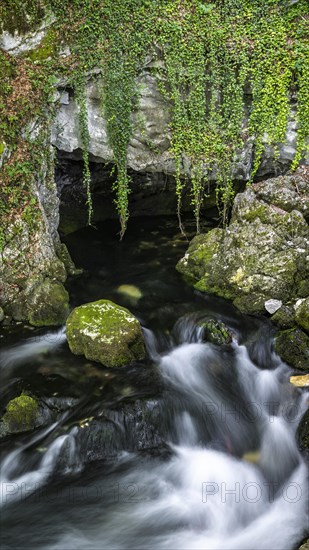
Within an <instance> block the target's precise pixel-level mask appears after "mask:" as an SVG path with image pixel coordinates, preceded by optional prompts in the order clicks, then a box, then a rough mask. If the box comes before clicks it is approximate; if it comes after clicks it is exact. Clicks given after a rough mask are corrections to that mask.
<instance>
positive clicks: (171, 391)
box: [0, 219, 308, 550]
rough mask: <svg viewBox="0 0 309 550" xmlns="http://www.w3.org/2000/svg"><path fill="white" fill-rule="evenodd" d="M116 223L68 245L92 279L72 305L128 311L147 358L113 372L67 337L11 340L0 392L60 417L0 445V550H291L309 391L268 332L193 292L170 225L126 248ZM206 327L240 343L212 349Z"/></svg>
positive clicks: (139, 232) (300, 500)
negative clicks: (180, 269)
mask: <svg viewBox="0 0 309 550" xmlns="http://www.w3.org/2000/svg"><path fill="white" fill-rule="evenodd" d="M111 226H112V228H113V224H110V225H108V224H102V226H100V228H99V229H98V230H97V231H95V230H90V229H87V230H83V231H80V232H79V233H78V234H76V235H71V236H70V237H68V238H67V244H68V246H69V249H70V251H71V252H72V255H73V257H74V259H75V260H76V262H77V264H78V265H81V266H82V267H83V268H84V269H85V271H84V274H83V275H82V276H80V277H79V278H77V279H75V280H73V281H71V282H70V283H69V284H70V291H71V295H72V297H73V302H74V303H73V305H75V304H78V303H83V302H86V301H90V300H94V299H98V298H109V299H113V300H114V301H116V302H118V303H121V304H122V305H125V306H127V307H129V308H130V309H131V311H132V312H133V313H134V314H135V315H136V316H137V317H138V318H139V319H140V321H141V323H142V326H143V330H144V335H145V341H146V346H147V352H148V358H147V360H145V361H144V362H143V363H142V364H138V365H133V366H132V367H130V368H123V369H116V371H114V370H113V371H111V370H108V369H104V368H103V367H100V366H98V365H95V364H94V363H92V364H91V363H90V364H89V362H87V361H86V360H84V359H83V358H80V357H75V356H72V354H70V352H69V350H68V347H67V344H66V339H65V331H64V329H63V328H62V329H59V330H55V331H50V330H49V331H47V330H45V331H44V330H38V329H34V330H33V331H30V330H29V329H27V328H26V327H17V328H15V329H14V330H13V331H12V330H8V329H3V330H2V333H1V336H2V337H5V342H6V345H5V346H2V351H1V354H0V368H1V370H0V375H1V379H2V385H1V396H2V397H3V398H4V399H6V402H7V400H8V399H9V398H11V397H12V396H16V395H19V393H20V391H21V389H23V390H28V391H31V392H32V393H33V394H35V395H37V396H38V397H41V396H44V403H45V404H47V405H48V406H49V407H51V408H52V406H54V405H55V402H56V403H57V407H58V409H57V410H58V413H59V414H58V415H57V417H55V418H54V417H53V416H52V415H51V417H50V421H49V422H45V424H44V425H42V426H40V427H38V429H37V430H36V431H35V432H33V433H31V434H30V435H29V434H28V435H27V434H21V435H19V436H16V437H15V438H14V442H13V443H12V441H10V440H9V439H7V438H3V440H2V442H1V444H0V448H1V502H0V504H1V520H2V529H1V534H0V537H1V544H2V546H1V548H3V549H8V548H14V549H17V548H25V547H26V548H28V547H29V548H37V549H39V548H41V549H48V550H56V549H57V550H66V549H68V550H71V549H72V550H73V549H74V550H79V549H80V550H84V549H87V550H88V549H89V550H90V549H93V550H101V549H111V550H113V549H115V550H116V549H121V550H122V549H123V550H127V549H157V548H158V549H172V550H173V549H176V548H177V549H178V548H179V549H184V550H186V549H192V550H193V549H194V550H195V549H209V550H224V549H225V550H249V549H250V550H260V549H265V550H267V549H269V548H272V549H278V550H279V549H280V550H284V549H286V550H292V549H293V548H295V547H296V546H295V545H297V543H298V542H299V541H300V540H301V538H302V537H303V536H304V535H305V527H306V525H307V522H308V491H307V487H308V472H307V467H306V464H305V463H304V460H303V458H302V456H301V454H300V453H299V451H298V448H297V444H296V439H295V434H296V429H297V426H298V424H299V421H300V418H301V416H302V415H303V414H304V412H305V410H306V406H307V403H308V393H307V394H306V393H304V392H301V391H300V390H297V389H295V388H294V387H293V386H291V385H290V383H289V376H290V369H289V368H288V367H287V366H286V365H285V364H283V363H282V362H281V360H280V358H279V357H278V356H276V354H275V353H274V352H273V351H272V338H273V332H272V327H271V325H270V324H269V323H268V322H267V320H263V319H258V318H255V317H249V316H243V315H240V314H239V313H237V312H236V311H235V310H234V308H233V307H232V306H231V305H230V304H229V303H227V302H225V301H224V300H220V299H216V298H213V297H207V296H200V295H199V294H198V293H195V292H194V291H193V290H191V289H190V288H189V287H187V286H186V285H185V284H184V283H183V281H182V280H181V278H180V276H179V275H178V274H177V273H176V272H175V269H174V266H175V263H176V261H177V259H179V258H180V256H181V255H182V254H183V252H184V250H185V248H186V245H187V243H186V242H185V241H184V239H182V238H181V237H180V236H179V235H178V233H177V229H176V227H175V222H174V221H172V220H170V221H169V220H167V221H166V220H160V219H156V220H148V221H146V220H144V221H143V225H142V227H140V228H139V229H136V228H135V230H134V231H133V230H132V232H131V233H130V232H129V234H128V236H127V237H126V238H127V241H126V242H125V243H119V242H118V241H117V238H116V237H107V235H113V234H114V233H113V232H112V230H111ZM123 285H131V287H129V288H128V287H125V288H123ZM132 285H134V286H135V287H137V288H138V290H139V292H138V293H137V292H136V290H135V291H133V290H132ZM209 318H212V319H216V320H221V321H223V322H224V323H225V324H226V325H227V326H228V327H229V329H230V331H231V333H232V335H233V340H232V342H231V343H230V344H226V345H222V346H219V345H215V344H211V343H207V342H204V341H203V330H202V329H201V326H202V325H201V321H204V320H205V319H206V320H207V319H209ZM3 340H4V338H2V341H3ZM100 423H101V424H100ZM102 426H104V430H103V432H102V431H100V430H102ZM87 430H88V431H87ZM85 434H88V435H87V438H86V439H85V437H86V436H85ZM85 441H86V443H85ZM91 445H92V451H91V452H92V454H91V452H90V450H89V448H90V447H89V446H91ZM100 452H101V455H100ZM87 453H88V454H87Z"/></svg>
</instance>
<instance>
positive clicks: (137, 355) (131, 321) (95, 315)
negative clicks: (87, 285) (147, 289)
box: [66, 300, 145, 367]
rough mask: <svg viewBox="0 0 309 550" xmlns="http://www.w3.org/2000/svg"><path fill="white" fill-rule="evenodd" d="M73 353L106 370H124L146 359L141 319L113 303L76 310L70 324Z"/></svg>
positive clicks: (104, 301)
mask: <svg viewBox="0 0 309 550" xmlns="http://www.w3.org/2000/svg"><path fill="white" fill-rule="evenodd" d="M66 328H67V340H68V344H69V347H70V350H71V351H72V353H75V354H77V355H85V357H86V358H87V359H91V360H93V361H98V362H99V363H102V365H105V366H106V367H120V366H122V365H128V364H130V363H132V362H134V361H137V360H140V359H143V358H144V357H145V348H144V340H143V334H142V329H141V326H140V324H139V322H138V320H137V319H136V318H135V317H134V316H133V315H132V313H130V311H128V310H127V309H125V308H123V307H120V306H118V305H116V304H114V303H113V302H110V301H109V300H99V301H97V302H91V303H88V304H84V305H82V306H79V307H77V308H75V309H74V310H73V311H72V312H71V314H70V315H69V317H68V319H67V323H66Z"/></svg>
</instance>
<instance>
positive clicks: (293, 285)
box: [177, 176, 309, 313]
mask: <svg viewBox="0 0 309 550" xmlns="http://www.w3.org/2000/svg"><path fill="white" fill-rule="evenodd" d="M289 178H290V177H288V184H289V182H290V179H289ZM301 181H302V182H303V187H302V189H303V192H304V194H305V193H307V194H309V184H308V181H306V179H305V176H304V177H303V178H301ZM275 183H276V184H277V186H278V189H280V190H281V189H282V186H283V184H284V178H283V177H280V178H274V179H273V183H272V185H275ZM299 185H300V184H299ZM276 190H277V187H276ZM268 191H269V190H268ZM277 191H278V196H279V190H277ZM276 196H277V195H276ZM276 196H274V197H273V198H274V199H276ZM267 197H269V200H272V195H271V193H270V191H269V193H268V195H267ZM295 200H296V199H295ZM301 200H302V201H303V200H304V198H303V197H302V199H301ZM283 206H284V204H283ZM308 246H309V229H308V225H307V223H306V220H305V218H304V216H303V215H302V213H301V212H300V211H298V210H292V211H291V212H289V211H286V210H283V209H282V208H280V207H278V206H276V205H274V204H272V203H267V202H265V201H264V200H262V199H260V198H259V196H258V195H257V193H256V192H255V190H254V186H253V187H252V188H248V189H247V190H246V191H245V192H244V193H240V194H239V195H237V196H236V198H235V201H234V206H233V211H232V218H231V223H230V225H229V227H228V228H227V229H220V228H216V229H213V230H211V231H209V232H208V233H207V234H204V235H198V236H197V237H195V238H194V239H193V240H192V242H191V243H190V246H189V249H188V251H187V253H186V254H185V256H184V257H183V258H182V259H181V260H180V261H179V262H178V264H177V269H178V271H180V272H181V273H182V274H183V275H184V276H185V278H186V279H187V280H188V282H189V283H191V284H193V286H194V287H195V288H197V289H198V290H200V291H202V292H209V293H212V294H217V295H218V296H222V297H223V298H227V299H231V300H233V302H234V304H235V305H236V306H237V307H238V308H239V309H240V310H241V311H243V312H247V313H263V312H264V311H265V310H264V304H265V302H266V303H267V302H268V301H269V300H276V301H277V305H278V302H282V303H283V304H286V303H288V302H289V301H292V300H295V299H296V298H297V296H298V290H299V289H300V288H302V287H303V282H304V281H305V280H306V279H307V278H308V275H309V269H308V263H307V250H308ZM302 291H303V290H302ZM272 303H274V302H272Z"/></svg>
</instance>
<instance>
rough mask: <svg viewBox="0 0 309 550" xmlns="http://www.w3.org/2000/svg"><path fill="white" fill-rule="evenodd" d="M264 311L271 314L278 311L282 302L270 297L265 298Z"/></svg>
mask: <svg viewBox="0 0 309 550" xmlns="http://www.w3.org/2000/svg"><path fill="white" fill-rule="evenodd" d="M264 306H265V309H266V311H268V313H270V314H271V315H272V314H273V313H275V312H276V311H278V309H280V308H281V306H282V302H281V300H273V299H272V298H271V299H270V300H266V302H265V303H264Z"/></svg>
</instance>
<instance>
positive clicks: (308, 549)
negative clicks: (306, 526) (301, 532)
mask: <svg viewBox="0 0 309 550" xmlns="http://www.w3.org/2000/svg"><path fill="white" fill-rule="evenodd" d="M298 550H309V539H308V538H307V539H306V540H305V541H304V542H303V544H302V545H301V546H300V547H299V549H298Z"/></svg>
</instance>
